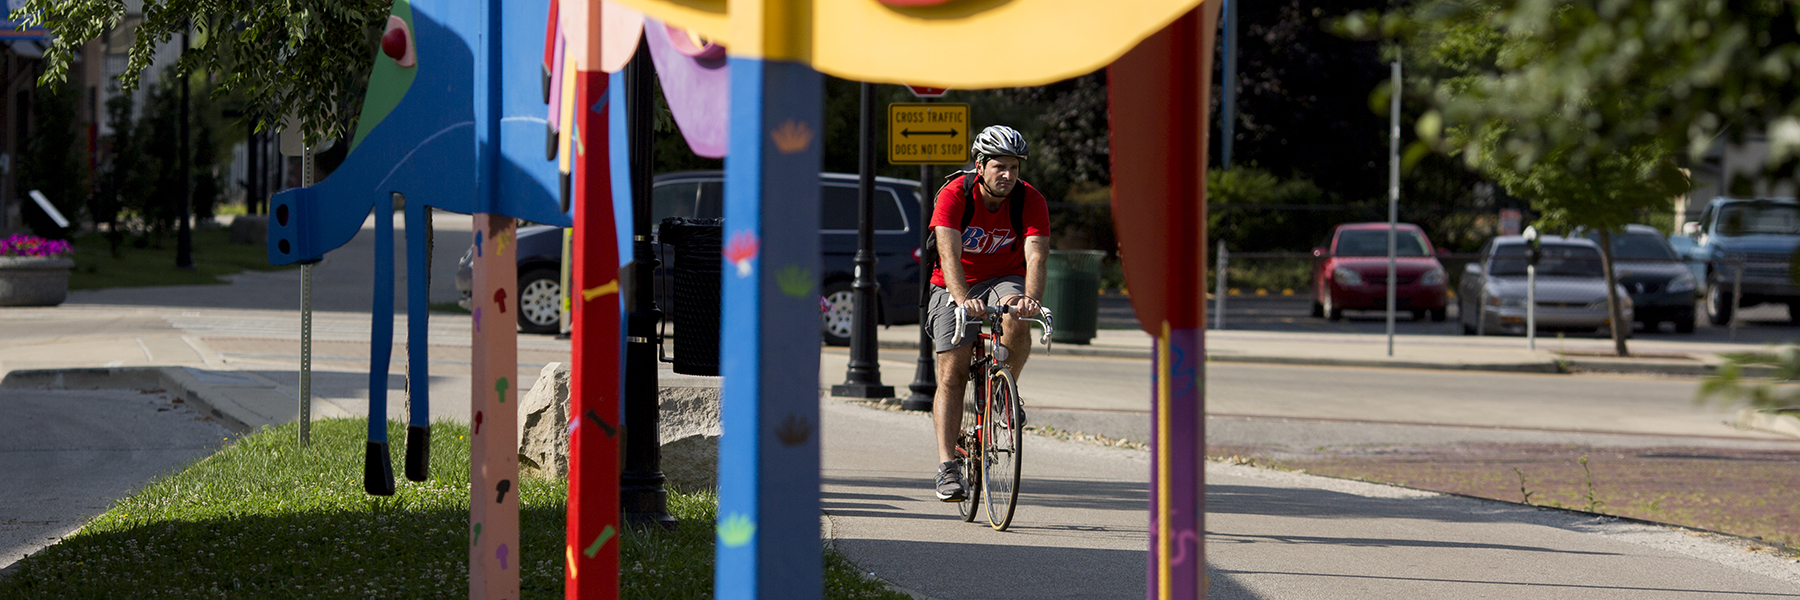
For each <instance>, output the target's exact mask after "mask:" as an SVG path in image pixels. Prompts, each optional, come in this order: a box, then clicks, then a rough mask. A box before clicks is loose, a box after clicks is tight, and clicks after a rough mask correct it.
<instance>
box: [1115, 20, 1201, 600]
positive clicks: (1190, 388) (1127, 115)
mask: <svg viewBox="0 0 1800 600" xmlns="http://www.w3.org/2000/svg"><path fill="white" fill-rule="evenodd" d="M1218 5H1219V3H1218V2H1216V1H1214V2H1207V3H1205V4H1202V5H1201V6H1200V7H1199V8H1197V9H1195V10H1194V11H1192V12H1190V13H1188V14H1187V15H1186V16H1184V17H1181V18H1179V19H1177V20H1176V21H1175V22H1174V23H1172V24H1170V25H1169V26H1168V27H1167V28H1165V29H1163V30H1162V31H1160V32H1157V33H1156V34H1154V35H1152V36H1150V37H1149V38H1148V39H1145V40H1144V41H1143V42H1142V43H1140V44H1138V46H1137V48H1135V49H1133V50H1131V51H1130V52H1128V53H1126V54H1125V56H1123V57H1121V58H1120V59H1119V60H1118V61H1117V62H1115V63H1113V65H1112V66H1111V67H1109V68H1108V70H1107V71H1108V86H1107V89H1108V97H1109V98H1108V99H1109V101H1110V106H1109V111H1110V113H1111V115H1110V117H1111V128H1112V159H1113V164H1112V168H1113V175H1112V180H1113V212H1114V215H1115V218H1116V221H1115V222H1116V223H1117V227H1118V229H1119V234H1120V235H1119V241H1120V246H1121V251H1122V253H1123V255H1124V257H1125V258H1124V260H1125V262H1124V271H1125V277H1126V282H1127V284H1128V285H1129V286H1130V287H1131V291H1132V302H1133V308H1134V309H1135V310H1136V311H1137V317H1138V322H1139V324H1140V325H1141V326H1142V327H1143V328H1144V330H1145V331H1146V332H1148V333H1150V334H1151V335H1152V336H1154V337H1155V344H1156V352H1155V354H1154V356H1155V360H1154V361H1153V367H1152V371H1153V372H1152V381H1153V385H1152V386H1151V387H1152V390H1153V391H1152V413H1151V414H1152V418H1153V419H1154V421H1153V423H1152V428H1151V431H1152V433H1151V473H1150V490H1151V492H1150V552H1149V560H1148V564H1147V570H1148V572H1147V573H1146V576H1147V578H1148V585H1147V586H1146V590H1147V597H1148V598H1152V599H1170V598H1202V597H1205V595H1206V555H1205V540H1204V537H1203V536H1204V535H1205V526H1204V516H1205V509H1206V504H1205V455H1206V454H1205V453H1206V440H1205V428H1204V412H1205V410H1204V409H1205V371H1204V359H1205V356H1204V348H1205V343H1204V342H1205V325H1206V315H1205V303H1204V299H1205V290H1204V286H1205V283H1204V282H1205V279H1204V275H1205V271H1204V269H1205V265H1206V175H1205V174H1206V143H1207V142H1206V135H1207V129H1206V124H1207V114H1206V113H1207V107H1208V102H1207V100H1208V99H1207V93H1208V85H1207V82H1208V81H1209V79H1210V71H1211V65H1212V47H1213V44H1212V37H1213V32H1214V31H1216V30H1217V27H1216V24H1217V20H1216V19H1217V18H1218Z"/></svg>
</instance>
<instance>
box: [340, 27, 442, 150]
mask: <svg viewBox="0 0 1800 600" xmlns="http://www.w3.org/2000/svg"><path fill="white" fill-rule="evenodd" d="M389 14H390V15H393V16H396V17H400V20H402V21H406V29H407V35H408V36H413V39H412V45H413V55H414V60H416V61H417V62H415V63H414V64H413V66H411V67H402V66H400V65H399V63H396V62H394V59H392V58H388V55H387V54H384V53H382V51H381V44H379V43H377V44H376V45H375V46H376V47H375V65H374V66H373V67H372V68H370V70H369V91H368V93H367V94H365V95H364V96H363V106H362V116H361V117H359V118H358V119H357V121H356V135H355V136H352V137H351V138H350V149H351V150H355V149H356V146H357V145H359V144H362V140H363V137H365V136H367V135H369V132H370V131H372V130H374V129H375V126H376V125H379V124H381V121H382V120H383V119H386V118H387V116H388V113H390V112H393V111H394V107H396V106H399V105H400V99H401V98H405V97H406V90H408V89H412V82H413V77H414V76H416V75H418V73H419V69H420V68H421V67H422V66H423V65H424V64H425V57H424V56H419V51H418V48H419V43H418V42H419V40H418V38H417V37H416V34H417V33H418V30H417V29H415V28H414V27H413V18H412V3H411V2H409V1H408V0H394V10H393V11H392V12H390V13H389ZM382 30H383V31H384V32H385V31H386V30H387V21H386V20H383V21H382Z"/></svg>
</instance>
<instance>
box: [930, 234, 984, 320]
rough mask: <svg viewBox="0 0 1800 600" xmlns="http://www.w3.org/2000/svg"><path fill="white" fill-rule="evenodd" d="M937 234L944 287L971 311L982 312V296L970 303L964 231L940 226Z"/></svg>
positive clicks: (957, 301) (939, 262)
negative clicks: (964, 257)
mask: <svg viewBox="0 0 1800 600" xmlns="http://www.w3.org/2000/svg"><path fill="white" fill-rule="evenodd" d="M934 231H935V232H936V235H937V248H938V267H939V268H941V269H943V270H944V289H945V290H946V291H948V292H950V297H951V298H952V299H954V300H956V303H957V304H961V305H963V306H965V307H967V308H968V309H969V312H971V313H980V312H981V310H982V309H983V305H982V304H981V299H980V298H975V299H974V300H975V304H974V305H970V304H968V301H969V300H970V298H969V281H968V278H967V277H966V276H964V275H963V264H962V232H960V231H957V230H955V229H951V228H949V227H938V228H936V229H935V230H934Z"/></svg>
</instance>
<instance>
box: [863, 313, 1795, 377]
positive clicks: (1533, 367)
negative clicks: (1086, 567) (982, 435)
mask: <svg viewBox="0 0 1800 600" xmlns="http://www.w3.org/2000/svg"><path fill="white" fill-rule="evenodd" d="M876 332H877V334H876V335H877V337H878V338H879V340H880V344H879V345H880V347H882V348H886V349H895V350H916V349H917V348H918V347H919V345H918V344H919V327H918V326H917V325H894V326H890V327H880V328H877V329H876ZM1034 344H1035V341H1034ZM1630 347H1631V351H1632V353H1633V356H1632V357H1630V358H1619V357H1617V356H1616V355H1614V353H1613V345H1612V340H1610V339H1603V338H1591V337H1583V338H1572V337H1563V338H1558V337H1540V338H1538V340H1537V349H1536V350H1530V349H1527V348H1526V340H1525V338H1523V337H1500V336H1468V337H1454V336H1442V335H1396V336H1395V338H1394V355H1393V356H1388V355H1387V336H1385V335H1372V334H1358V333H1332V334H1322V333H1302V332H1286V331H1238V330H1230V329H1227V330H1223V331H1219V330H1209V331H1207V332H1206V359H1207V360H1208V361H1212V362H1241V363H1260V364H1284V365H1318V366H1336V367H1375V368H1395V369H1437V370H1455V371H1495V372H1513V373H1584V372H1585V373H1643V374H1658V375H1672V376H1689V377H1697V376H1703V375H1708V374H1711V373H1713V372H1714V371H1715V370H1716V369H1717V368H1718V366H1719V365H1720V364H1722V363H1723V362H1724V359H1723V358H1720V356H1719V355H1720V354H1723V353H1733V352H1754V351H1758V350H1761V349H1764V348H1766V346H1763V345H1760V344H1749V343H1743V344H1733V343H1716V342H1677V341H1666V340H1632V341H1631V342H1630ZM1033 351H1034V352H1043V351H1044V348H1043V346H1034V348H1033ZM1151 351H1152V338H1151V337H1150V335H1149V334H1146V333H1144V332H1143V331H1140V330H1137V329H1101V330H1098V331H1096V332H1095V337H1094V339H1092V340H1090V341H1089V343H1087V344H1052V347H1051V348H1050V352H1051V353H1052V354H1065V355H1070V356H1101V357H1111V358H1142V359H1148V358H1150V353H1151Z"/></svg>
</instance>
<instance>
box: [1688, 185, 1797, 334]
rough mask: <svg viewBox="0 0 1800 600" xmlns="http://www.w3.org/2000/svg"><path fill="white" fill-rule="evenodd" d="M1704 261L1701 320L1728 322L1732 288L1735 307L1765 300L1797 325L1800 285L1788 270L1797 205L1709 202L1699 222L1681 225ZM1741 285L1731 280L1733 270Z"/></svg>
mask: <svg viewBox="0 0 1800 600" xmlns="http://www.w3.org/2000/svg"><path fill="white" fill-rule="evenodd" d="M1683 231H1684V232H1685V233H1687V234H1688V235H1689V236H1690V237H1692V238H1693V240H1694V242H1695V243H1696V244H1697V245H1698V246H1699V252H1700V253H1701V254H1703V255H1704V256H1705V257H1706V296H1705V298H1706V300H1705V302H1704V305H1705V306H1706V318H1707V320H1709V321H1711V322H1713V323H1726V322H1729V321H1730V320H1731V312H1732V298H1731V295H1732V291H1731V290H1732V286H1733V285H1738V286H1740V287H1741V289H1742V290H1743V291H1742V294H1743V298H1741V299H1740V300H1739V301H1738V302H1737V305H1738V306H1739V307H1743V308H1747V307H1751V306H1756V305H1758V304H1763V303H1766V302H1776V303H1782V304H1786V305H1787V306H1788V318H1789V319H1790V320H1795V321H1800V307H1796V306H1795V305H1796V304H1800V285H1796V284H1795V283H1794V277H1793V275H1792V274H1791V273H1790V271H1789V264H1790V262H1791V261H1792V258H1793V255H1794V251H1795V249H1796V248H1800V203H1797V202H1795V201H1794V199H1792V198H1756V199H1742V198H1714V199H1713V200H1712V201H1711V202H1708V203H1707V204H1706V208H1705V209H1704V210H1702V211H1701V212H1700V220H1699V221H1697V222H1694V223H1688V224H1686V225H1685V226H1683ZM1740 267H1741V268H1742V269H1743V272H1742V275H1743V281H1742V282H1734V281H1733V280H1734V278H1735V276H1736V275H1738V269H1739V268H1740Z"/></svg>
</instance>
